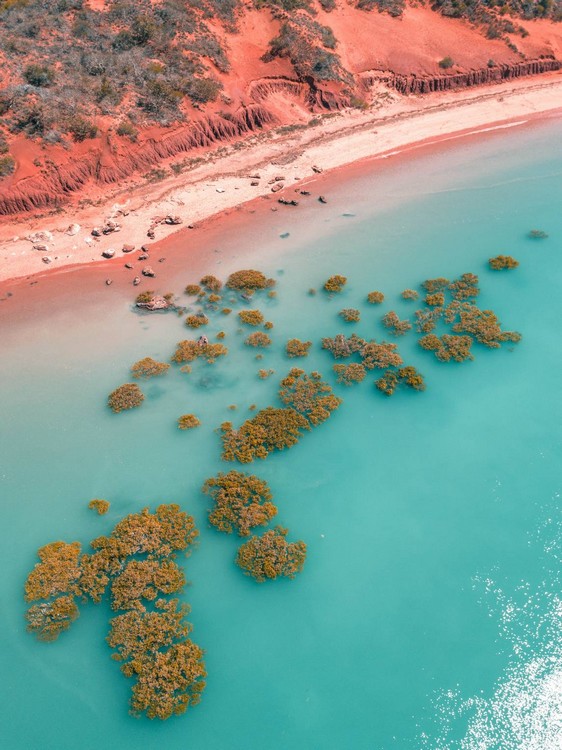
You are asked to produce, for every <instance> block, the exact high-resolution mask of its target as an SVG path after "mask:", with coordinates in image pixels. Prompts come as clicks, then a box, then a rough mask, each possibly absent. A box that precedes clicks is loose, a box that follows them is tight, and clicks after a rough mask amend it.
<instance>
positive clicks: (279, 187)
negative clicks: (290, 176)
mask: <svg viewBox="0 0 562 750" xmlns="http://www.w3.org/2000/svg"><path fill="white" fill-rule="evenodd" d="M284 187H285V185H284V184H283V183H282V182H276V183H275V185H273V186H272V188H271V192H272V193H277V192H278V191H279V190H283V188H284Z"/></svg>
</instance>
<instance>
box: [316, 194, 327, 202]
mask: <svg viewBox="0 0 562 750" xmlns="http://www.w3.org/2000/svg"><path fill="white" fill-rule="evenodd" d="M318 200H319V201H320V203H327V202H328V201H327V199H326V196H324V195H319V196H318Z"/></svg>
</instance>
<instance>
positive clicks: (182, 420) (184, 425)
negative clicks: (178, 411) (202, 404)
mask: <svg viewBox="0 0 562 750" xmlns="http://www.w3.org/2000/svg"><path fill="white" fill-rule="evenodd" d="M200 424H201V422H200V421H199V419H197V417H196V416H195V414H182V415H181V417H179V419H178V427H179V429H180V430H192V429H193V428H194V427H199V425H200Z"/></svg>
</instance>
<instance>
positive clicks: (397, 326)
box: [382, 310, 412, 336]
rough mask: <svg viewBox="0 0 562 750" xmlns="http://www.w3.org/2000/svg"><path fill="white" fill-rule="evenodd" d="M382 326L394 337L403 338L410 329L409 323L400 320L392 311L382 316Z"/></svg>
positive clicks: (406, 320)
mask: <svg viewBox="0 0 562 750" xmlns="http://www.w3.org/2000/svg"><path fill="white" fill-rule="evenodd" d="M382 324H383V326H384V327H385V328H387V329H388V330H389V331H390V332H391V333H392V334H394V336H403V335H404V334H405V333H407V332H408V331H409V330H410V329H411V328H412V324H411V323H410V321H409V320H408V319H407V318H406V319H405V320H400V318H399V317H398V315H397V314H396V313H395V312H394V310H390V311H389V312H387V313H386V315H383V318H382Z"/></svg>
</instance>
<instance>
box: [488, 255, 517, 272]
mask: <svg viewBox="0 0 562 750" xmlns="http://www.w3.org/2000/svg"><path fill="white" fill-rule="evenodd" d="M488 263H489V265H490V268H491V269H492V270H493V271H504V270H509V269H511V268H518V267H519V261H518V260H515V258H512V257H511V255H496V257H495V258H490V260H489V261H488Z"/></svg>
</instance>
